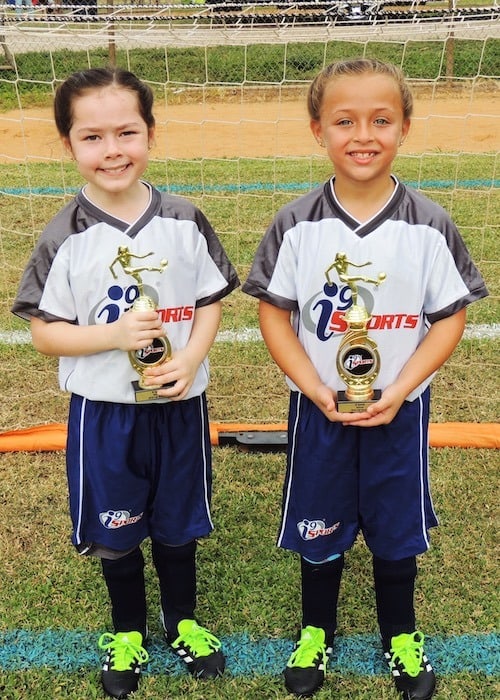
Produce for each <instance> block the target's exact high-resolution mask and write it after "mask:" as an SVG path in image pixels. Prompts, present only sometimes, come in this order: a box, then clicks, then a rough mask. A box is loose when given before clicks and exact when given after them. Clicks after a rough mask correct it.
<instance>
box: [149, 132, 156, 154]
mask: <svg viewBox="0 0 500 700" xmlns="http://www.w3.org/2000/svg"><path fill="white" fill-rule="evenodd" d="M155 134H156V128H155V127H154V126H152V127H150V128H149V129H148V150H151V149H152V148H153V146H154V145H155Z"/></svg>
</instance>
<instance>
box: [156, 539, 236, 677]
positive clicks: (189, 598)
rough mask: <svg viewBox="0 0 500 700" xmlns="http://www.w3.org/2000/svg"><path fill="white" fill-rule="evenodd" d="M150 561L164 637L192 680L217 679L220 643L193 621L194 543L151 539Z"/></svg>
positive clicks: (221, 670) (221, 663)
mask: <svg viewBox="0 0 500 700" xmlns="http://www.w3.org/2000/svg"><path fill="white" fill-rule="evenodd" d="M152 552H153V561H154V565H155V567H156V571H157V573H158V578H159V581H160V591H161V608H162V621H163V627H164V629H165V638H166V640H167V642H168V643H169V644H170V646H171V647H172V649H173V650H174V651H175V653H176V654H178V656H179V657H180V658H181V659H182V660H183V661H184V662H185V663H186V665H187V667H188V670H189V672H190V673H191V674H192V675H193V676H194V677H195V678H203V679H210V678H217V677H218V676H221V675H222V674H223V673H224V668H225V665H226V660H225V657H224V654H223V653H222V651H221V643H220V641H219V640H218V639H217V637H215V636H214V635H213V634H211V633H210V632H209V631H208V630H207V629H205V628H204V627H201V626H200V625H198V623H197V622H196V620H195V619H194V611H195V608H196V540H193V541H192V542H188V543H187V544H184V545H181V546H180V547H169V546H168V545H163V544H160V543H159V542H156V541H154V540H153V542H152Z"/></svg>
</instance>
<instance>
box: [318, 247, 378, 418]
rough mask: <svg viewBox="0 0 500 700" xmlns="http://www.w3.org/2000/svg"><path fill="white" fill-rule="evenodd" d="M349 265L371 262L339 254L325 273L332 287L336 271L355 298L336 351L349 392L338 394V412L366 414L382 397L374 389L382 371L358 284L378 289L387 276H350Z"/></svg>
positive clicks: (342, 391) (368, 316)
mask: <svg viewBox="0 0 500 700" xmlns="http://www.w3.org/2000/svg"><path fill="white" fill-rule="evenodd" d="M349 265H352V266H354V267H358V268H359V267H365V266H366V265H371V263H369V262H366V263H362V264H360V265H356V264H355V263H353V262H351V261H350V260H348V259H347V256H346V254H345V253H337V255H336V257H335V260H334V262H333V263H332V265H330V267H329V268H328V269H327V270H326V272H325V275H326V279H327V282H328V284H329V285H331V284H332V282H331V280H330V272H331V270H332V269H336V270H337V273H338V276H339V279H340V280H341V282H344V283H345V284H347V285H348V286H349V287H350V289H351V295H352V306H351V307H350V308H349V309H348V311H347V312H346V314H345V316H344V319H345V321H346V323H347V330H346V332H345V334H344V337H343V338H342V341H341V343H340V346H339V349H338V352H337V362H336V364H337V372H338V373H339V376H340V378H341V379H342V381H343V382H344V384H345V385H346V387H347V388H346V390H341V391H338V392H337V411H338V412H339V413H358V412H363V411H365V410H366V408H367V407H368V406H369V405H370V404H371V403H375V401H378V400H379V399H380V396H381V394H382V392H381V390H380V389H373V388H372V385H373V383H374V382H375V380H376V378H377V377H378V374H379V372H380V355H379V352H378V350H377V344H376V343H375V341H374V340H373V339H372V338H370V337H369V336H368V331H367V327H368V323H369V321H370V319H371V315H370V314H369V313H368V311H367V309H366V307H365V306H364V305H363V304H362V303H360V302H359V299H358V288H357V282H359V281H362V282H368V283H369V284H374V285H375V286H377V287H378V286H379V285H380V284H382V282H383V281H384V280H385V278H386V274H385V272H380V273H379V275H378V277H377V278H375V279H372V278H370V277H364V276H362V275H348V274H347V268H348V266H349Z"/></svg>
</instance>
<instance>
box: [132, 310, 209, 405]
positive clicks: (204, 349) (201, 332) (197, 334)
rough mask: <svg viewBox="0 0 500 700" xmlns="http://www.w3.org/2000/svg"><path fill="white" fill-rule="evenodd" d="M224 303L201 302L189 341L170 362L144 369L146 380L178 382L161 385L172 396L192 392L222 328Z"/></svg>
mask: <svg viewBox="0 0 500 700" xmlns="http://www.w3.org/2000/svg"><path fill="white" fill-rule="evenodd" d="M221 309H222V303H221V302H220V301H216V302H214V303H213V304H209V305H208V306H201V307H199V308H197V309H196V310H195V312H194V322H193V327H192V329H191V335H190V337H189V342H188V344H187V345H186V347H185V348H183V349H182V350H177V351H175V352H174V353H173V354H172V357H171V359H170V360H168V361H167V362H164V363H163V364H161V365H157V366H156V367H148V369H147V370H146V371H145V373H144V384H145V386H147V385H148V384H151V385H155V384H162V385H163V384H170V383H172V382H174V386H172V387H169V388H166V389H159V390H158V395H159V396H166V397H168V398H170V399H174V400H180V399H183V398H184V397H185V396H186V395H187V393H188V392H189V390H190V388H191V386H192V384H193V382H194V379H195V376H196V372H197V371H198V367H199V366H200V364H201V363H202V362H203V360H204V359H205V357H206V356H207V355H208V352H209V350H210V348H211V347H212V345H213V342H214V340H215V336H216V335H217V331H218V329H219V324H220V319H221Z"/></svg>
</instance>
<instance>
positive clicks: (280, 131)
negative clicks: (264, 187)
mask: <svg viewBox="0 0 500 700" xmlns="http://www.w3.org/2000/svg"><path fill="white" fill-rule="evenodd" d="M499 113H500V97H499V96H498V94H495V93H489V94H485V95H474V96H473V100H471V99H467V98H462V97H451V98H449V97H447V98H444V97H443V98H441V97H439V98H434V99H428V98H425V99H422V98H419V99H417V100H416V104H415V114H414V118H413V123H412V128H411V131H410V135H409V137H408V139H407V141H406V143H405V145H404V146H403V147H402V149H401V152H402V153H422V152H424V151H431V152H433V151H442V152H447V153H448V152H459V151H464V152H472V153H473V152H476V153H478V152H487V151H497V150H498V148H499V136H498V132H499V130H498V114H499ZM155 114H156V120H157V132H156V145H155V148H154V150H153V153H152V156H153V158H157V159H160V158H165V157H167V156H168V157H171V158H200V157H204V158H236V157H274V156H307V155H310V154H311V153H320V152H321V149H319V147H318V146H317V144H316V143H315V141H314V139H313V138H312V135H311V134H310V132H309V127H308V118H307V114H306V109H305V104H304V102H303V101H301V102H293V101H290V102H288V101H284V102H278V101H271V102H258V103H249V102H245V103H210V102H206V103H199V104H196V103H194V104H187V105H174V106H170V105H169V106H167V107H162V106H160V105H157V107H156V109H155ZM61 155H62V149H61V146H60V144H59V139H58V137H57V134H56V131H55V127H54V123H53V120H52V112H51V109H50V108H47V109H30V110H25V111H23V113H22V114H21V113H20V112H19V111H11V112H4V113H0V162H2V163H6V162H19V159H20V160H21V161H24V160H25V159H28V160H29V161H37V160H45V159H50V158H56V159H59V158H60V157H61ZM13 159H14V160H13Z"/></svg>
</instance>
